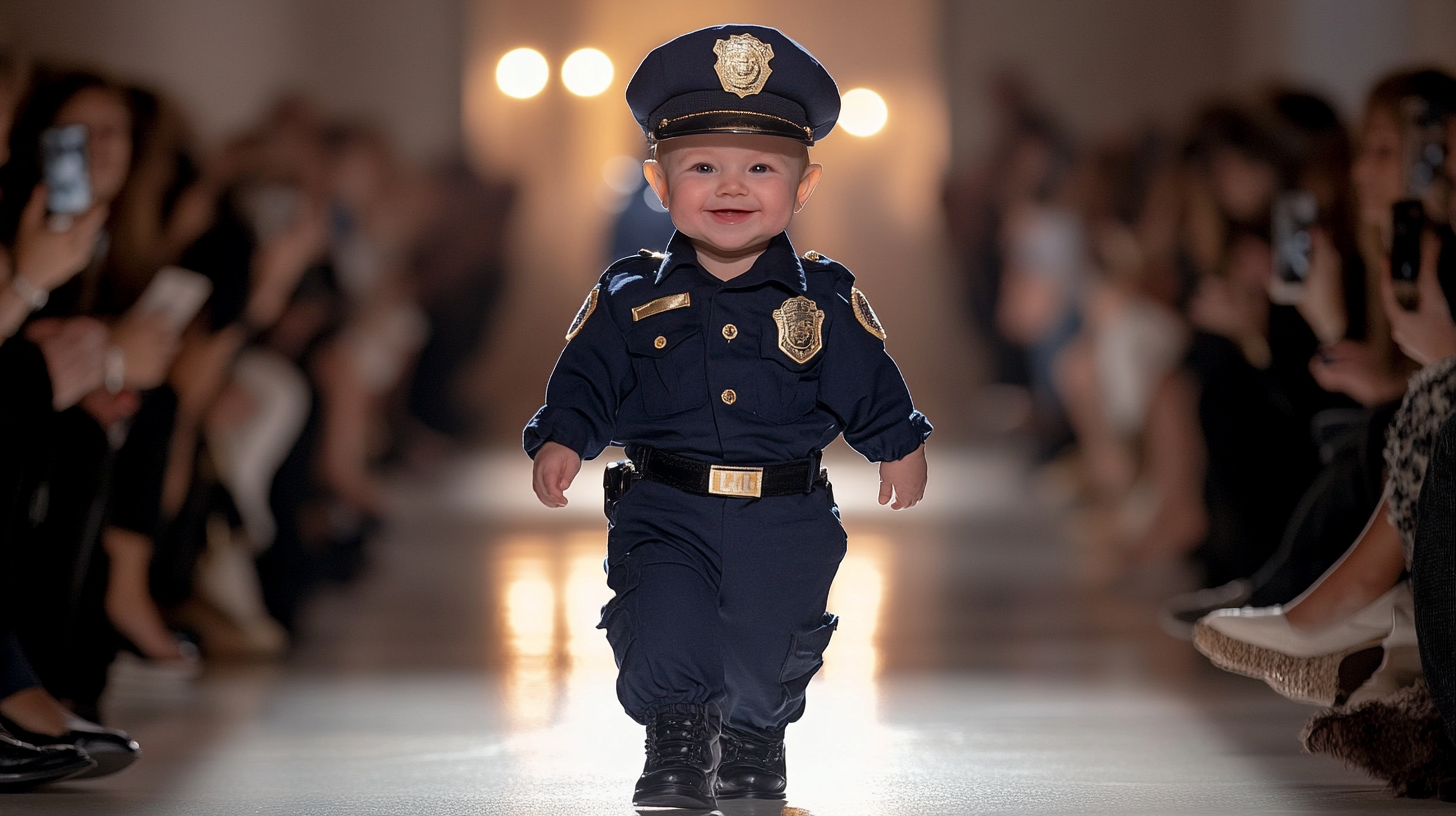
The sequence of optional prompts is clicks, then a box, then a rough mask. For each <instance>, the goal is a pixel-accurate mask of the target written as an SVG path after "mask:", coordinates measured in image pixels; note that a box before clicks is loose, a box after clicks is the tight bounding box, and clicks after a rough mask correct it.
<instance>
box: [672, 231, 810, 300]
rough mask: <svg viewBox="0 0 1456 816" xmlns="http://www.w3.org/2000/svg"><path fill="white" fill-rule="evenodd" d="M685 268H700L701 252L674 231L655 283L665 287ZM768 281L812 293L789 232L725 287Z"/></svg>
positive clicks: (687, 239) (742, 286)
mask: <svg viewBox="0 0 1456 816" xmlns="http://www.w3.org/2000/svg"><path fill="white" fill-rule="evenodd" d="M682 266H698V252H697V250H695V249H693V242H692V240H691V239H690V238H688V237H687V236H686V235H683V234H682V233H681V232H674V233H673V235H672V240H671V241H669V242H668V244H667V253H666V254H665V255H663V257H662V263H660V264H658V266H657V277H656V278H655V279H654V280H653V284H661V283H662V282H663V281H664V280H667V277H668V276H669V275H671V274H672V273H673V272H675V271H677V269H678V268H679V267H682ZM765 281H778V282H779V283H782V284H783V285H785V286H787V287H789V288H790V289H792V290H794V291H795V292H798V293H800V294H805V293H807V292H808V291H809V280H808V278H806V277H805V275H804V265H803V264H802V263H800V262H799V256H798V254H797V253H795V252H794V245H793V244H792V243H790V242H789V234H788V233H787V232H781V233H779V234H778V235H775V236H774V237H773V240H771V241H769V243H768V248H767V249H765V250H764V251H763V254H762V255H760V256H758V259H757V260H755V261H754V262H753V266H751V267H749V269H748V271H747V272H744V273H743V274H742V275H739V276H738V277H736V278H734V279H733V280H730V281H724V286H726V287H729V288H733V289H746V288H748V287H751V286H755V285H757V284H759V283H763V282H765Z"/></svg>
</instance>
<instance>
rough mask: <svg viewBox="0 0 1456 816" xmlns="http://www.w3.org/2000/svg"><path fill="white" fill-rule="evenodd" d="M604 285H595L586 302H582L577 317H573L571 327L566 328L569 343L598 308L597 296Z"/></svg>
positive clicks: (588, 293) (587, 294)
mask: <svg viewBox="0 0 1456 816" xmlns="http://www.w3.org/2000/svg"><path fill="white" fill-rule="evenodd" d="M601 291H602V287H601V286H600V285H598V286H593V287H592V290H591V291H590V292H587V293H586V302H584V303H582V304H581V308H580V309H578V310H577V312H576V317H574V318H572V321H571V328H569V329H567V330H566V341H567V342H568V343H569V342H571V341H572V340H573V339H575V337H576V336H577V335H578V334H580V333H581V327H582V326H585V325H586V321H587V318H589V317H591V316H592V312H595V311H596V310H597V298H599V297H600V296H601Z"/></svg>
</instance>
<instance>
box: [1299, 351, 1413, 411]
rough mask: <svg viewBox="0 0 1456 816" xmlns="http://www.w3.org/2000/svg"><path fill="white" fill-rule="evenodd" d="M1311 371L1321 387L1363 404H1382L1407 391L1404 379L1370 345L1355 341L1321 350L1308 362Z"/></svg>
mask: <svg viewBox="0 0 1456 816" xmlns="http://www.w3.org/2000/svg"><path fill="white" fill-rule="evenodd" d="M1309 373H1310V374H1311V375H1312V376H1313V377H1314V381H1315V382H1316V383H1318V384H1319V387H1320V388H1323V389H1324V390H1326V391H1329V392H1331V393H1335V394H1344V395H1346V396H1348V397H1349V398H1350V399H1353V400H1355V401H1356V402H1358V403H1360V404H1361V405H1367V406H1375V405H1383V404H1385V403H1387V402H1390V401H1391V400H1393V399H1398V398H1399V397H1400V395H1401V394H1404V393H1405V378H1404V377H1402V376H1400V375H1399V374H1396V373H1395V372H1394V371H1391V370H1390V366H1389V365H1386V363H1385V361H1384V360H1382V359H1380V357H1379V356H1378V355H1376V354H1375V352H1374V351H1372V350H1371V348H1370V347H1369V346H1367V345H1365V344H1364V343H1357V342H1355V341H1354V340H1341V341H1340V342H1338V343H1335V344H1334V345H1330V346H1325V347H1324V348H1322V349H1320V352H1319V354H1317V355H1315V357H1314V359H1313V360H1311V361H1310V363H1309Z"/></svg>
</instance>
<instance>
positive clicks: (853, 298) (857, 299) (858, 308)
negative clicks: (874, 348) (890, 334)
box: [849, 286, 885, 340]
mask: <svg viewBox="0 0 1456 816" xmlns="http://www.w3.org/2000/svg"><path fill="white" fill-rule="evenodd" d="M849 305H850V306H852V307H854V317H855V319H856V320H858V321H859V324H860V325H861V326H864V330H865V331H867V332H869V333H870V334H873V335H874V336H876V337H878V338H880V339H881V340H884V339H885V327H884V326H881V325H880V319H879V318H878V317H876V316H875V310H874V309H871V308H870V299H869V298H867V297H865V294H864V292H861V291H860V290H859V289H857V288H855V287H853V286H851V287H850V289H849Z"/></svg>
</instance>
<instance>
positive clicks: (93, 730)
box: [0, 714, 142, 779]
mask: <svg viewBox="0 0 1456 816" xmlns="http://www.w3.org/2000/svg"><path fill="white" fill-rule="evenodd" d="M66 725H67V727H68V728H69V730H68V731H66V733H64V734H61V735H60V736H52V735H50V734H40V733H37V732H35V731H29V730H26V729H25V728H22V727H21V726H20V725H19V724H18V723H16V722H15V721H14V720H12V719H10V718H9V717H6V716H5V715H3V714H0V728H4V729H5V730H6V731H8V732H10V734H11V735H12V736H14V737H15V738H16V739H17V740H20V741H21V742H22V743H27V742H28V743H30V744H32V745H35V746H39V747H42V748H46V747H54V746H61V747H63V748H65V747H69V748H75V749H77V750H79V751H81V752H82V754H83V755H84V756H89V757H90V758H91V761H92V767H90V768H87V769H84V770H82V771H81V772H80V773H78V774H76V775H75V777H74V778H75V779H95V778H96V777H98V776H110V775H111V774H114V773H116V772H118V771H122V770H125V769H126V768H127V767H128V766H130V765H131V764H132V763H133V762H136V761H137V760H138V759H140V758H141V755H142V748H141V746H140V745H137V742H136V740H134V739H132V738H131V735H130V734H127V733H126V732H125V731H122V730H121V729H118V728H107V727H106V726H103V725H98V724H96V723H94V722H90V721H88V720H82V719H79V718H72V719H71V720H70V721H69V722H67V723H66Z"/></svg>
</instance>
